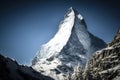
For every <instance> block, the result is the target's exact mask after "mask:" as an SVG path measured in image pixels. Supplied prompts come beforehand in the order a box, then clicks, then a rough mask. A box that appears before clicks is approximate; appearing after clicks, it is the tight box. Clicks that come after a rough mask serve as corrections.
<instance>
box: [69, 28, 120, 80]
mask: <svg viewBox="0 0 120 80" xmlns="http://www.w3.org/2000/svg"><path fill="white" fill-rule="evenodd" d="M76 69H77V70H76ZM76 69H75V70H76V71H74V74H73V76H72V78H71V79H68V80H120V29H119V31H118V33H117V35H116V36H115V37H114V40H113V41H112V42H111V43H109V44H108V46H107V47H106V48H103V49H102V50H99V51H96V52H95V54H94V55H93V56H92V58H91V59H90V60H89V61H88V63H87V64H86V68H85V69H84V70H82V68H81V67H80V66H77V68H76ZM69 78H70V77H69Z"/></svg>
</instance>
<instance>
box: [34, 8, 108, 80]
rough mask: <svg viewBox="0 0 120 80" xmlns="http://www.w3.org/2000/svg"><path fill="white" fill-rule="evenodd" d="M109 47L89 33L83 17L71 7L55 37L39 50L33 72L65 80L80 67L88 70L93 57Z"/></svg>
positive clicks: (57, 79)
mask: <svg viewBox="0 0 120 80" xmlns="http://www.w3.org/2000/svg"><path fill="white" fill-rule="evenodd" d="M105 46H106V43H105V42H104V41H103V40H101V39H99V38H98V37H96V36H94V35H93V34H91V33H90V32H89V31H88V29H87V26H86V23H85V20H84V18H83V16H82V15H80V14H79V13H78V12H77V11H76V10H75V9H73V8H72V7H71V8H69V10H68V12H67V13H66V15H65V16H64V19H63V21H61V22H60V25H59V29H58V31H57V33H56V34H55V36H54V37H53V38H52V39H51V40H50V41H49V42H48V43H46V44H44V45H42V46H41V48H40V50H38V52H37V54H36V56H35V58H34V59H33V60H32V68H33V69H35V70H36V71H38V72H40V73H42V74H44V75H46V76H50V77H52V78H53V79H55V80H65V78H66V77H67V76H68V75H71V74H72V73H73V72H74V68H75V67H76V66H77V65H78V64H79V65H81V66H82V68H84V67H85V65H86V62H87V61H88V60H89V59H90V58H91V56H92V54H93V53H94V52H95V51H97V50H99V49H102V48H104V47H105Z"/></svg>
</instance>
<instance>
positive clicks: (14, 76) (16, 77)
mask: <svg viewBox="0 0 120 80" xmlns="http://www.w3.org/2000/svg"><path fill="white" fill-rule="evenodd" d="M0 80H53V79H52V78H50V77H47V76H44V75H42V74H40V73H38V72H36V71H35V70H33V69H32V67H27V66H23V65H19V64H18V63H17V62H16V61H14V60H12V59H10V58H8V57H4V56H2V55H0Z"/></svg>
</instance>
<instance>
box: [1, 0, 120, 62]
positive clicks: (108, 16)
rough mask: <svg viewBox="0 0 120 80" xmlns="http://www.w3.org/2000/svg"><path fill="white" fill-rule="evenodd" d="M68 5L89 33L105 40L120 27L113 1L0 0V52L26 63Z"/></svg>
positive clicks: (118, 10) (54, 28)
mask: <svg viewBox="0 0 120 80" xmlns="http://www.w3.org/2000/svg"><path fill="white" fill-rule="evenodd" d="M71 6H72V7H73V8H74V9H76V10H77V11H78V12H79V13H80V14H81V15H82V16H83V17H84V19H85V21H86V24H87V27H88V30H89V31H90V32H91V33H92V34H94V35H95V36H98V37H100V38H101V39H103V40H104V41H105V42H106V43H108V42H110V41H111V40H112V39H113V37H114V35H115V34H116V32H117V30H118V28H119V26H120V5H119V1H117V0H110V1H108V0H88V1H87V0H40V1H38V0H34V1H32V0H30V1H24V0H19V1H16V0H8V1H7V0H6V1H2V0H1V1H0V54H2V55H5V56H8V57H10V58H14V59H16V60H17V61H18V62H19V63H20V64H30V62H31V60H32V59H33V58H34V56H35V55H36V52H37V51H38V50H39V49H40V46H41V45H42V44H45V43H46V42H48V41H49V40H50V39H51V38H52V37H53V36H54V34H55V33H56V32H57V29H58V26H59V23H60V21H61V20H63V17H64V15H65V13H66V12H67V10H68V9H69V7H71Z"/></svg>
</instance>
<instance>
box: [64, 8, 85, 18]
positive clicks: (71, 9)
mask: <svg viewBox="0 0 120 80" xmlns="http://www.w3.org/2000/svg"><path fill="white" fill-rule="evenodd" d="M71 14H73V15H74V16H75V17H76V18H78V19H80V20H83V16H82V15H81V14H79V13H78V11H77V10H75V9H74V8H73V7H70V8H69V9H68V11H67V13H66V15H65V18H66V17H68V16H70V15H71Z"/></svg>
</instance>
